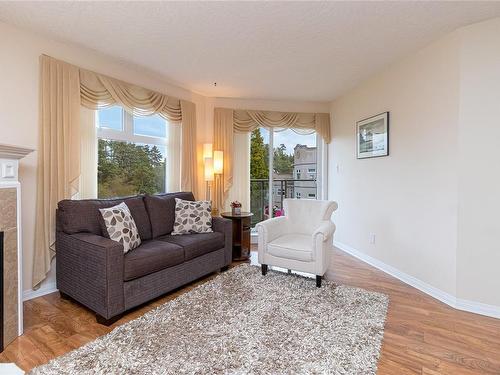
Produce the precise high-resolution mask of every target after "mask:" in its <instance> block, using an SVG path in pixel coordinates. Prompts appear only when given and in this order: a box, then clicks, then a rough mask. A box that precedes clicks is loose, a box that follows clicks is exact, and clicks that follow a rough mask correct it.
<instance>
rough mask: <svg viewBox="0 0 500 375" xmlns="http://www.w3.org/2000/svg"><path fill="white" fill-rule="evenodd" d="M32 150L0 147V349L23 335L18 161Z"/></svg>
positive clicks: (0, 145) (6, 146)
mask: <svg viewBox="0 0 500 375" xmlns="http://www.w3.org/2000/svg"><path fill="white" fill-rule="evenodd" d="M32 151H33V150H31V149H26V148H22V147H16V146H9V145H2V144H0V233H1V235H0V240H2V243H1V244H0V249H1V250H2V253H1V254H0V261H1V264H2V267H1V268H0V271H1V272H0V273H1V274H2V276H3V277H2V280H1V281H0V287H1V290H0V297H2V299H3V301H0V318H1V319H0V323H1V327H0V329H1V334H0V339H2V340H1V341H0V350H3V348H4V347H5V346H7V345H8V344H9V343H11V342H12V341H13V340H14V339H15V338H16V337H17V336H19V335H21V334H22V332H23V309H22V306H23V305H22V273H21V272H22V247H21V220H20V214H21V185H20V183H19V179H18V166H19V159H21V158H23V157H24V156H26V155H27V154H29V153H30V152H32Z"/></svg>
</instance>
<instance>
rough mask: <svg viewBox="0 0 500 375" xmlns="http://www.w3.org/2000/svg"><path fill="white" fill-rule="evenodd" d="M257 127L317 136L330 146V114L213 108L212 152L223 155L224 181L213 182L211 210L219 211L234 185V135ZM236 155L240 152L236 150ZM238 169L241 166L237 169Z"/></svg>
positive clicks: (248, 131)
mask: <svg viewBox="0 0 500 375" xmlns="http://www.w3.org/2000/svg"><path fill="white" fill-rule="evenodd" d="M259 127H266V128H273V129H274V130H278V131H279V130H285V129H292V130H293V131H295V132H297V133H299V134H307V133H312V132H317V133H318V134H319V135H320V136H321V137H322V138H323V139H324V140H325V142H326V143H330V140H331V135H330V114H329V113H296V112H274V111H249V110H239V109H238V110H236V109H235V110H233V109H227V108H215V111H214V150H221V151H224V176H223V181H218V179H216V180H215V183H214V194H213V195H214V207H216V208H218V209H219V210H222V209H223V208H224V205H225V203H227V200H228V198H229V194H228V191H229V189H230V188H231V186H232V185H233V163H232V161H233V158H234V159H235V160H236V156H235V154H234V150H235V148H234V133H246V134H247V133H250V132H252V131H253V130H255V129H257V128H259ZM238 152H239V149H238ZM238 168H240V166H238Z"/></svg>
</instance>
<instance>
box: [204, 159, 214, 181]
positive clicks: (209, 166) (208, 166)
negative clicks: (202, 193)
mask: <svg viewBox="0 0 500 375" xmlns="http://www.w3.org/2000/svg"><path fill="white" fill-rule="evenodd" d="M213 180H214V160H213V159H212V158H205V181H213Z"/></svg>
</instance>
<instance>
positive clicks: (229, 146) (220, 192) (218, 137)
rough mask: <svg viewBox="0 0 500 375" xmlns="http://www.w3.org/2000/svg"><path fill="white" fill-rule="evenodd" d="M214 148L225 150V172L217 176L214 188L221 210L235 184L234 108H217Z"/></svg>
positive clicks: (217, 203)
mask: <svg viewBox="0 0 500 375" xmlns="http://www.w3.org/2000/svg"><path fill="white" fill-rule="evenodd" d="M213 147H214V150H219V151H223V152H224V173H223V175H222V178H220V176H216V177H217V178H215V179H214V189H213V192H214V193H213V206H214V207H215V208H217V209H218V211H219V212H222V211H223V210H224V200H225V198H227V192H228V191H229V189H230V188H231V186H232V184H233V152H234V151H233V149H234V130H233V110H232V109H226V108H216V109H215V112H214V146H213Z"/></svg>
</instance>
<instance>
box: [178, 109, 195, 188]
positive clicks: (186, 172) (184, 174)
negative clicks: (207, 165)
mask: <svg viewBox="0 0 500 375" xmlns="http://www.w3.org/2000/svg"><path fill="white" fill-rule="evenodd" d="M181 112H182V129H181V132H182V133H181V158H182V160H181V190H183V191H192V192H193V194H194V196H195V197H198V172H197V167H198V159H197V157H196V108H195V105H194V103H191V102H188V101H185V100H181Z"/></svg>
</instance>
